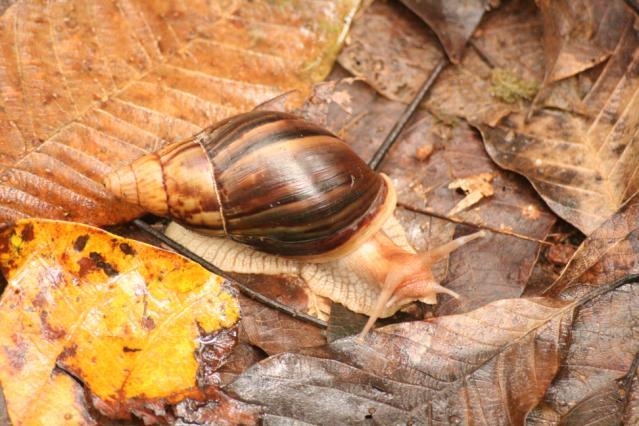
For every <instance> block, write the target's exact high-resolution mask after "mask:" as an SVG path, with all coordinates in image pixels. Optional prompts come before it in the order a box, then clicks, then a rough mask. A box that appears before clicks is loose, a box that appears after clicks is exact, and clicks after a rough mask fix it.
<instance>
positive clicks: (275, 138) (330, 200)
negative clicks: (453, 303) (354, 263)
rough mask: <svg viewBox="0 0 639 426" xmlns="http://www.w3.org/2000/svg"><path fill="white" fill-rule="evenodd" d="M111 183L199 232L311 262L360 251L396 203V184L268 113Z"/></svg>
mask: <svg viewBox="0 0 639 426" xmlns="http://www.w3.org/2000/svg"><path fill="white" fill-rule="evenodd" d="M105 185H106V186H107V188H109V190H110V191H111V192H113V193H114V194H116V195H118V196H119V197H121V198H123V199H125V200H127V201H129V202H133V203H136V204H139V205H141V206H142V207H143V208H145V209H146V210H148V211H149V212H151V213H154V214H157V215H161V216H168V217H171V218H173V219H175V220H177V221H178V222H181V223H183V224H186V225H188V226H189V227H191V228H192V229H196V230H198V231H200V232H204V233H207V234H212V235H219V236H226V237H228V238H231V239H233V240H235V241H237V242H240V243H243V244H247V245H250V246H252V247H254V248H256V249H258V250H261V251H264V252H267V253H272V254H277V255H280V256H285V257H291V258H298V259H304V260H307V261H312V262H325V261H329V260H333V259H336V258H339V257H341V256H344V255H346V254H348V253H350V252H352V251H353V250H355V249H356V248H357V247H358V246H359V245H360V244H361V243H363V241H365V240H366V239H368V238H369V237H370V236H371V235H373V234H374V233H375V232H377V230H379V229H380V227H381V225H382V224H383V223H384V222H385V220H386V219H387V218H388V217H389V216H390V215H391V214H392V212H393V210H394V208H395V202H396V198H395V193H394V190H393V186H392V184H391V182H390V180H389V179H388V178H387V177H386V176H384V175H382V174H378V173H375V172H374V171H372V170H371V169H370V168H369V167H368V166H367V165H366V163H364V162H363V161H362V159H361V158H359V157H358V156H357V154H355V153H354V152H353V151H352V150H351V149H350V147H349V146H348V145H347V144H346V143H344V142H343V141H341V140H340V139H338V138H337V137H336V136H334V135H333V134H331V133H330V132H328V131H327V130H325V129H322V128H321V127H318V126H316V125H314V124H312V123H310V122H308V121H305V120H303V119H300V118H298V117H295V116H293V115H290V114H285V113H281V112H269V111H253V112H249V113H246V114H241V115H237V116H234V117H231V118H228V119H226V120H223V121H221V122H219V123H217V124H215V125H213V126H211V127H209V128H207V129H205V130H204V131H202V132H201V133H199V134H197V135H195V136H194V137H193V138H191V139H189V140H186V141H183V142H177V143H174V144H172V145H169V146H166V147H165V148H163V149H161V150H160V151H158V152H156V153H153V154H149V155H146V156H144V157H142V158H140V159H138V160H136V161H135V162H133V163H132V164H130V165H129V166H126V167H124V168H123V169H120V170H118V171H116V172H114V173H112V174H110V175H108V176H107V177H106V180H105Z"/></svg>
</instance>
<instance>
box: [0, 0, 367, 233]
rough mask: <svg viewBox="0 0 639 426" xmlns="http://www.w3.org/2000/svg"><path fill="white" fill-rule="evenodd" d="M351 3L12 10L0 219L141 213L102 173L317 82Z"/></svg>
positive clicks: (0, 25)
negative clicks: (110, 190) (110, 189)
mask: <svg viewBox="0 0 639 426" xmlns="http://www.w3.org/2000/svg"><path fill="white" fill-rule="evenodd" d="M357 6H358V0H345V1H337V0H328V1H321V2H317V1H312V0H292V1H285V2H272V1H270V0H257V1H250V0H242V1H222V2H220V1H214V2H203V1H197V2H187V3H184V2H183V3H164V2H160V3H153V2H144V1H137V0H136V1H131V2H126V3H123V4H119V3H113V2H98V3H95V2H88V3H87V2H82V1H76V0H66V1H62V2H53V3H48V4H47V5H44V6H43V5H41V4H40V3H36V2H32V1H30V0H25V1H20V2H17V3H15V4H14V5H13V6H11V7H9V8H8V9H7V11H6V12H5V13H4V15H3V16H2V17H0V46H2V48H0V92H1V93H2V94H3V95H2V96H1V97H0V141H2V142H1V143H0V222H2V221H7V220H11V219H16V218H19V217H24V216H40V217H50V218H58V219H62V218H63V219H67V220H76V221H85V222H89V223H93V224H100V225H103V224H110V223H114V222H120V221H125V220H127V219H130V218H132V217H135V216H136V215H138V214H140V210H139V209H136V208H133V207H132V206H130V205H126V204H123V203H121V202H116V200H114V199H113V198H112V197H111V196H110V195H109V194H107V193H106V191H105V189H104V188H103V187H102V185H101V178H102V176H104V175H105V174H106V173H108V172H109V171H110V170H111V169H113V168H117V167H118V166H121V165H123V164H127V163H129V162H131V161H132V160H133V159H135V158H137V157H139V156H140V155H142V154H144V153H147V152H149V151H153V150H155V149H157V148H158V147H159V146H161V145H163V144H165V143H167V142H172V141H175V140H179V139H183V138H185V137H188V136H190V135H192V134H193V133H195V132H196V131H198V130H199V129H201V128H202V127H204V126H207V125H209V124H211V123H213V122H215V121H217V120H219V119H221V118H224V117H227V116H229V115H232V114H234V113H238V112H243V111H247V110H249V109H251V108H252V107H253V106H255V105H257V104H259V103H260V102H263V101H265V100H267V99H270V98H272V97H274V96H276V95H277V94H279V93H281V92H283V91H285V90H289V89H300V90H306V89H308V87H309V85H310V83H312V82H315V81H319V80H321V79H323V78H324V76H325V75H326V74H328V72H329V70H330V67H331V65H332V61H333V59H334V57H335V55H336V53H337V51H338V49H339V47H340V44H341V42H342V41H343V37H344V34H345V31H344V30H345V29H346V28H347V26H348V24H349V22H350V19H351V17H352V15H353V14H354V13H355V10H356V8H357Z"/></svg>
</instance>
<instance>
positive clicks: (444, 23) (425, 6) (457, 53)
mask: <svg viewBox="0 0 639 426" xmlns="http://www.w3.org/2000/svg"><path fill="white" fill-rule="evenodd" d="M401 1H402V3H404V4H405V5H406V6H408V7H409V8H410V9H411V10H412V11H413V12H415V13H416V14H417V16H419V17H420V18H422V19H423V20H424V22H426V23H427V24H428V25H429V26H430V27H431V28H432V29H433V31H434V32H435V34H437V37H438V38H439V41H441V43H442V45H443V46H444V49H445V50H446V53H447V54H448V57H449V58H450V60H451V61H452V62H454V63H458V62H460V60H461V57H462V52H463V51H464V47H465V46H466V42H467V41H468V39H469V38H470V36H471V35H472V33H473V32H474V31H475V28H476V27H477V24H479V21H480V20H481V17H482V16H483V15H484V12H485V11H486V10H487V9H488V8H489V6H490V5H491V3H492V2H491V0H401Z"/></svg>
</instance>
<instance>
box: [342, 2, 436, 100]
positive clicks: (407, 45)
mask: <svg viewBox="0 0 639 426" xmlns="http://www.w3.org/2000/svg"><path fill="white" fill-rule="evenodd" d="M381 46H383V48H380V47H381ZM443 55H444V53H443V52H442V50H441V48H440V47H439V43H438V42H437V40H436V39H435V37H434V36H433V34H432V33H431V32H430V31H428V27H426V26H425V25H424V23H423V22H421V21H420V20H419V19H418V18H417V17H416V16H415V15H413V14H412V13H411V12H410V11H409V10H407V9H405V8H403V7H401V6H400V5H398V4H396V3H390V2H379V1H377V2H374V3H373V4H372V5H370V6H369V7H368V8H367V9H366V11H365V12H364V13H363V14H362V15H361V16H360V17H359V18H358V19H356V20H355V22H354V23H353V27H352V29H351V31H350V33H349V36H348V39H347V41H346V45H345V46H344V49H342V52H341V53H340V55H339V63H340V64H341V65H342V66H343V67H344V68H346V69H348V70H350V71H351V72H352V73H353V74H355V75H363V76H365V77H366V81H367V82H368V83H369V84H370V85H371V86H372V87H374V88H375V89H376V90H377V91H378V92H379V93H382V94H384V95H385V96H387V97H388V98H389V99H393V100H396V101H400V102H404V103H409V102H410V101H411V100H412V99H413V97H414V96H415V94H416V93H417V90H418V89H419V87H420V86H421V84H422V83H423V82H424V81H425V80H426V78H427V77H428V76H429V75H430V73H431V72H432V71H433V69H434V68H435V66H436V65H437V63H438V62H439V60H440V59H441V58H442V56H443Z"/></svg>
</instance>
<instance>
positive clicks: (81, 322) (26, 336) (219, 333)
mask: <svg viewBox="0 0 639 426" xmlns="http://www.w3.org/2000/svg"><path fill="white" fill-rule="evenodd" d="M0 267H1V268H2V273H3V274H4V276H5V277H6V278H7V281H8V285H7V288H6V289H5V292H4V294H3V296H2V299H1V300H0V321H1V322H2V324H5V327H4V328H3V331H2V333H0V346H1V347H2V348H3V350H2V351H0V357H2V359H3V362H2V363H0V364H1V365H2V367H1V368H0V382H1V384H2V389H3V391H4V394H5V397H6V400H7V405H8V410H9V413H10V416H11V419H12V421H13V422H15V423H18V424H20V423H21V422H23V421H24V422H25V423H28V422H29V421H28V419H29V418H31V419H37V418H38V417H39V416H40V415H45V414H46V413H47V408H46V407H45V406H43V407H42V410H41V412H39V411H33V409H34V404H36V403H42V402H43V401H45V400H46V396H47V395H48V394H49V393H50V392H52V391H54V389H56V388H57V389H60V387H59V385H56V383H57V379H55V375H54V376H52V375H51V374H52V371H53V370H54V368H55V367H56V365H58V366H60V367H61V368H63V369H64V371H68V372H69V373H71V374H73V376H74V377H77V378H78V379H79V380H81V381H82V382H83V383H84V384H85V386H86V387H87V388H88V389H90V391H91V393H92V394H93V395H94V403H95V404H96V407H97V408H98V409H99V410H100V411H102V412H103V413H105V414H107V415H109V416H112V417H119V418H126V417H128V416H129V411H130V410H137V411H140V412H143V411H144V409H145V407H148V406H153V405H154V404H155V405H159V406H161V405H162V404H164V403H173V402H177V401H179V400H181V399H183V398H185V397H187V396H194V397H197V396H199V395H201V392H202V390H200V389H199V388H198V384H199V383H198V380H200V377H199V374H200V373H199V371H200V368H201V367H202V368H203V365H202V362H203V361H202V360H201V359H199V356H198V357H196V356H194V353H196V352H198V351H199V353H200V355H202V356H203V354H207V353H209V352H210V351H211V350H212V351H214V353H215V356H214V357H210V356H209V357H208V358H207V359H206V362H205V363H204V364H205V366H206V368H208V369H209V370H213V371H214V370H215V369H216V368H217V367H219V365H221V364H223V363H224V359H225V357H226V355H227V354H228V352H229V351H230V349H231V348H232V346H233V345H234V343H235V340H236V338H235V333H236V331H235V323H236V322H237V321H238V318H239V306H238V304H237V301H236V299H235V297H234V296H233V292H231V291H229V289H228V288H227V285H226V284H225V283H224V282H223V280H222V279H221V278H219V277H216V276H214V275H212V274H210V273H209V272H207V271H206V270H204V269H203V268H202V267H200V266H199V265H196V264H194V263H191V262H189V261H187V260H185V259H184V258H182V257H180V256H177V255H175V254H172V253H168V252H165V251H162V250H158V249H155V248H153V247H151V246H148V245H146V244H142V243H137V242H134V241H131V240H126V239H123V238H120V237H116V236H114V235H112V234H108V233H106V232H104V231H101V230H99V229H97V228H92V227H89V226H86V225H80V224H73V223H69V222H56V221H47V220H35V219H34V220H22V221H20V222H18V223H17V224H16V225H15V226H13V227H9V228H6V229H4V230H3V231H2V233H1V234H0ZM56 386H57V387H56ZM68 389H69V390H65V391H66V392H70V391H71V388H68ZM62 398H64V399H62ZM62 400H73V399H72V398H71V395H68V396H64V397H62V396H61V397H60V398H55V401H51V402H55V403H60V401H62ZM69 408H71V407H69ZM64 414H65V410H63V409H60V410H58V411H57V415H58V416H64ZM58 420H59V419H58Z"/></svg>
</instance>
